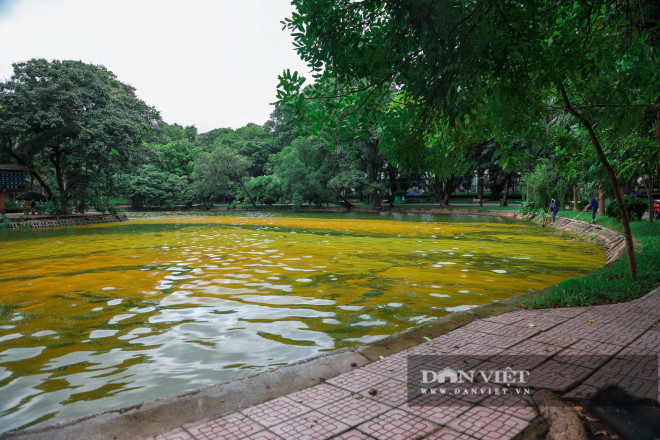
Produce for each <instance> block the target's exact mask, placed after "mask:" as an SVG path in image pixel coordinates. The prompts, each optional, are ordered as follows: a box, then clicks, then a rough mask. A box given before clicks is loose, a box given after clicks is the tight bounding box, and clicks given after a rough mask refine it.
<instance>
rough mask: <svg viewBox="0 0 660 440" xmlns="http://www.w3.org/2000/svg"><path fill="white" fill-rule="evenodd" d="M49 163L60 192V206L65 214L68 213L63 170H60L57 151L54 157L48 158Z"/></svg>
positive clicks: (60, 165)
mask: <svg viewBox="0 0 660 440" xmlns="http://www.w3.org/2000/svg"><path fill="white" fill-rule="evenodd" d="M50 162H51V163H52V164H53V166H54V167H55V177H56V178H57V189H58V190H59V192H60V206H61V207H62V208H63V210H64V211H65V212H66V211H68V208H67V205H68V198H67V187H66V179H65V176H64V170H63V169H62V164H61V162H60V155H59V152H58V151H57V150H55V153H54V156H52V157H51V158H50Z"/></svg>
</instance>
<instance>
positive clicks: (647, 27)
mask: <svg viewBox="0 0 660 440" xmlns="http://www.w3.org/2000/svg"><path fill="white" fill-rule="evenodd" d="M293 4H294V6H295V7H296V9H297V12H295V13H294V14H293V16H292V17H291V18H289V19H286V21H285V22H284V24H285V27H288V28H289V29H290V30H291V31H292V35H293V36H294V39H295V46H296V47H297V51H298V53H299V55H300V56H301V58H302V59H303V60H305V61H306V62H307V63H308V66H309V67H310V69H311V70H312V71H313V72H314V77H315V78H316V83H315V84H314V85H312V86H309V87H307V88H305V89H302V85H303V83H304V80H303V79H301V78H300V77H299V76H298V74H297V73H293V74H291V73H290V72H288V71H287V72H285V73H284V74H283V75H281V76H280V85H279V90H278V98H279V104H280V105H281V106H283V107H284V108H285V109H286V111H288V112H289V113H290V114H291V115H293V117H294V118H296V119H297V120H299V121H305V124H306V125H307V127H308V129H309V130H310V131H311V132H317V133H322V132H327V131H332V130H335V131H336V130H337V129H346V130H354V129H355V128H356V127H359V126H360V124H362V123H363V122H364V121H368V120H382V119H383V117H385V118H389V117H390V116H389V115H390V114H395V113H397V112H398V113H400V114H402V113H405V115H404V120H403V121H402V123H400V124H398V126H399V127H401V128H400V130H399V131H400V132H399V133H398V135H397V139H398V140H397V139H394V144H393V152H394V153H395V154H398V155H399V156H404V157H405V156H406V155H408V154H409V152H410V151H411V149H413V148H416V149H417V150H420V149H421V150H425V149H426V150H428V149H432V148H433V146H434V145H437V143H436V144H434V142H437V141H438V140H440V141H442V140H443V139H448V140H450V142H441V147H442V148H443V149H444V150H445V151H446V152H449V149H451V148H456V147H457V146H461V142H460V141H459V142H457V141H456V139H461V140H469V139H470V138H471V139H472V140H473V141H474V140H476V139H478V138H479V137H480V136H481V137H482V140H483V139H488V138H493V139H496V140H502V139H507V138H508V139H510V138H511V136H514V137H515V136H516V135H519V136H523V135H524V134H526V132H527V130H529V127H532V126H534V125H535V124H538V123H539V121H543V120H547V119H548V118H552V117H557V116H560V115H569V116H570V117H572V118H573V119H574V120H575V122H576V124H578V125H579V126H581V128H582V129H583V132H585V133H587V135H588V139H589V141H590V143H591V145H592V147H593V149H594V150H595V153H596V155H597V157H598V159H599V161H600V162H601V163H602V165H603V167H604V169H605V171H606V173H607V175H608V177H609V180H610V183H611V185H612V188H613V191H614V195H615V198H616V200H617V204H618V205H619V209H620V210H621V217H622V219H623V223H624V231H625V236H626V243H627V248H628V257H629V263H630V269H631V273H633V275H634V274H635V273H636V262H635V256H634V251H633V242H632V235H631V233H630V228H629V225H628V218H627V215H626V212H625V206H624V204H623V200H622V198H621V191H620V188H619V186H618V182H617V171H616V170H615V169H614V168H613V166H612V164H611V163H610V162H611V160H612V159H611V158H608V156H607V155H606V151H607V147H604V146H603V145H604V144H606V143H608V142H616V139H617V136H619V135H620V134H621V133H625V134H633V133H637V134H638V135H640V136H642V137H647V138H648V137H652V133H653V126H654V123H653V122H652V121H653V118H650V117H649V113H651V114H653V113H655V112H657V114H658V119H657V122H656V124H657V133H658V139H657V142H658V149H657V152H658V153H657V154H658V155H659V156H658V158H660V53H659V52H658V50H657V42H658V41H659V40H660V5H658V4H657V2H652V1H639V2H638V1H632V0H623V1H618V0H586V1H582V2H578V1H574V2H557V1H550V0H547V1H540V2H522V3H521V2H503V1H501V0H485V1H480V2H466V1H463V0H404V1H398V2H390V1H386V0H365V1H359V2H358V1H352V0H343V1H334V0H294V1H293ZM310 101H316V102H318V103H315V104H310ZM383 106H385V108H386V110H385V111H383ZM383 115H385V116H383ZM650 121H651V122H650ZM579 134H580V135H581V134H582V133H579ZM463 145H464V146H469V144H463ZM473 147H474V144H473ZM460 149H461V148H459V150H460ZM423 156H424V155H420V157H423ZM433 157H440V158H441V159H442V160H441V161H440V162H441V163H447V160H448V159H449V158H450V157H449V156H448V154H444V157H443V154H440V155H433ZM459 158H460V156H456V157H455V160H456V159H459ZM422 160H423V159H422Z"/></svg>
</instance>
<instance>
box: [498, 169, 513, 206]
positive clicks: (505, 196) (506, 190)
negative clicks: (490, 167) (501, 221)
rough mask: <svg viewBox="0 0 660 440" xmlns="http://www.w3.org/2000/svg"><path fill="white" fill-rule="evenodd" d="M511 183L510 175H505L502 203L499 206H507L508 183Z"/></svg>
mask: <svg viewBox="0 0 660 440" xmlns="http://www.w3.org/2000/svg"><path fill="white" fill-rule="evenodd" d="M510 182H511V174H510V173H509V174H507V175H506V179H504V195H503V196H502V201H501V202H500V206H509V183H510Z"/></svg>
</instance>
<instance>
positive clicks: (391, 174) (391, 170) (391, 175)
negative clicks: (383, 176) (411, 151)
mask: <svg viewBox="0 0 660 440" xmlns="http://www.w3.org/2000/svg"><path fill="white" fill-rule="evenodd" d="M387 175H388V176H389V178H390V194H389V195H388V196H387V201H388V203H389V204H390V208H394V193H395V192H396V168H395V167H393V166H392V165H388V166H387Z"/></svg>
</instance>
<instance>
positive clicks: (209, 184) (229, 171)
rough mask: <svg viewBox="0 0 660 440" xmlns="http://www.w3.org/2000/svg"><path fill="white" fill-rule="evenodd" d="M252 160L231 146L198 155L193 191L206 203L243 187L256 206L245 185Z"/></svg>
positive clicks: (232, 193) (193, 176) (194, 170)
mask: <svg viewBox="0 0 660 440" xmlns="http://www.w3.org/2000/svg"><path fill="white" fill-rule="evenodd" d="M250 166H251V162H250V160H249V159H248V158H246V157H244V156H241V155H239V154H237V153H236V152H234V151H232V150H231V149H229V148H225V147H218V148H216V149H215V150H213V151H212V152H210V153H202V154H200V155H199V156H198V157H197V160H196V161H195V166H194V168H193V173H192V178H193V191H194V193H195V195H196V196H198V197H199V198H200V199H201V200H202V201H203V202H204V203H205V204H208V203H210V202H212V201H213V200H215V199H217V198H219V197H222V196H224V195H231V196H233V195H235V194H236V193H237V191H238V188H241V189H243V191H245V194H246V195H247V196H248V198H249V199H250V202H251V203H252V206H254V207H256V206H257V205H256V204H255V202H254V200H253V199H252V196H251V195H250V192H249V191H248V189H247V187H246V186H245V178H246V177H247V176H248V169H249V168H250Z"/></svg>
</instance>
